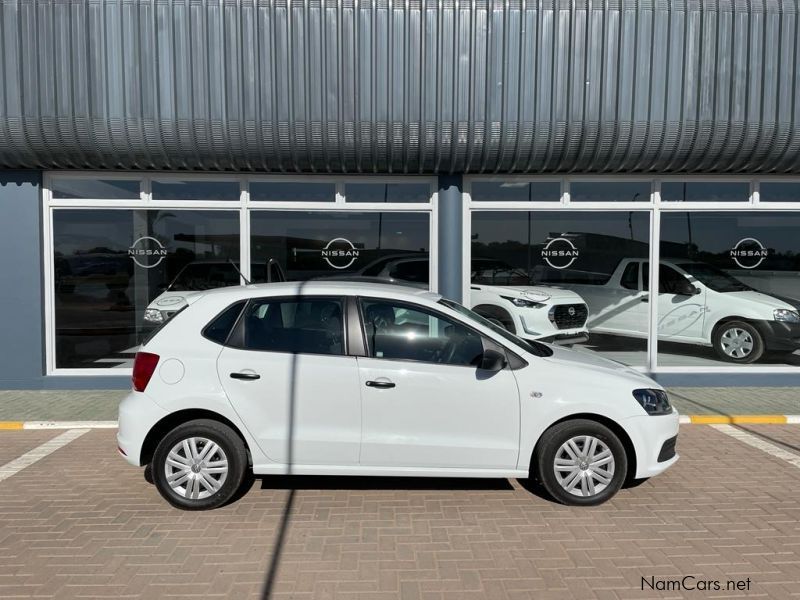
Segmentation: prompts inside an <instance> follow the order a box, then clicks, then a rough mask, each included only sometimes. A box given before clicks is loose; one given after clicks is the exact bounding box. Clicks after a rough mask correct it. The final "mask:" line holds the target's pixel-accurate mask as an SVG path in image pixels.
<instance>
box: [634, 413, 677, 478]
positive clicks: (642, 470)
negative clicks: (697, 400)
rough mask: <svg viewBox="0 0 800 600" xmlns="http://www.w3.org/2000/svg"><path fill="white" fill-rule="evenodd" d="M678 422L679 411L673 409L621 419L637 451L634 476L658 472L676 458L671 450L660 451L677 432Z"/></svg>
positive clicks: (666, 467)
mask: <svg viewBox="0 0 800 600" xmlns="http://www.w3.org/2000/svg"><path fill="white" fill-rule="evenodd" d="M678 421H679V415H678V411H677V410H675V409H674V408H673V409H672V413H670V414H668V415H658V416H651V415H642V416H637V417H630V418H628V419H625V420H624V421H623V425H624V427H625V431H627V433H628V435H629V436H630V438H631V442H632V443H633V448H634V450H635V451H636V475H635V477H636V479H646V478H648V477H653V476H655V475H658V474H659V473H662V472H664V471H666V470H667V469H668V468H669V467H671V466H672V465H674V464H675V463H676V462H677V461H678V455H677V453H674V451H673V452H669V451H667V452H666V455H665V454H662V452H664V447H665V445H666V446H667V447H668V448H669V446H670V445H671V444H672V443H673V440H672V438H675V437H677V435H678V429H679V427H680V425H679V422H678ZM669 455H671V456H670V457H669V458H667V456H669Z"/></svg>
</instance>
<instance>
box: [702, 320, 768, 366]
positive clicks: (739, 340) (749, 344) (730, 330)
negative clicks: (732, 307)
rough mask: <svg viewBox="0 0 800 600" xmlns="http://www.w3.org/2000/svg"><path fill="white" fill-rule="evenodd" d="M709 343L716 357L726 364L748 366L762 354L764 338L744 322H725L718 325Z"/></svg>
mask: <svg viewBox="0 0 800 600" xmlns="http://www.w3.org/2000/svg"><path fill="white" fill-rule="evenodd" d="M711 343H712V344H713V346H714V352H716V353H717V356H719V357H720V358H721V359H722V360H724V361H726V362H732V363H736V364H748V363H752V362H755V361H757V360H758V359H759V358H761V356H762V355H763V354H764V338H762V337H761V334H760V333H759V331H758V329H756V328H755V327H754V326H753V325H751V324H750V323H747V322H746V321H727V322H725V323H722V324H721V325H718V326H717V327H716V328H715V329H714V335H713V336H712V338H711Z"/></svg>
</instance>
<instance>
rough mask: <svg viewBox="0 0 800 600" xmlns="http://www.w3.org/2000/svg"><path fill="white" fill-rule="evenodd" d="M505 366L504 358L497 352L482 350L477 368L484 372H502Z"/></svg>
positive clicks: (503, 355)
mask: <svg viewBox="0 0 800 600" xmlns="http://www.w3.org/2000/svg"><path fill="white" fill-rule="evenodd" d="M505 366H506V356H505V354H502V353H500V352H498V351H497V350H492V349H491V348H489V349H488V350H484V352H483V356H482V357H481V363H480V365H479V367H480V368H481V369H483V370H484V371H502V370H503V369H504V368H505Z"/></svg>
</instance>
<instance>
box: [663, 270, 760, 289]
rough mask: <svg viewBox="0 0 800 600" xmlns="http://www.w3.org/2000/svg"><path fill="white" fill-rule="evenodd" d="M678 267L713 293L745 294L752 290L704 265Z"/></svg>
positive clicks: (723, 272)
mask: <svg viewBox="0 0 800 600" xmlns="http://www.w3.org/2000/svg"><path fill="white" fill-rule="evenodd" d="M678 267H680V268H681V269H683V270H684V271H686V272H687V273H688V274H689V275H691V276H692V277H694V278H695V279H697V281H699V282H700V283H702V284H703V285H705V286H706V287H708V288H710V289H712V290H714V291H715V292H746V291H748V290H752V289H753V288H751V287H750V286H749V285H747V284H745V283H742V282H741V281H739V280H738V279H736V278H735V277H733V276H732V275H728V274H727V273H726V272H725V271H723V270H722V269H718V268H717V267H712V266H711V265H707V264H705V263H682V264H679V265H678Z"/></svg>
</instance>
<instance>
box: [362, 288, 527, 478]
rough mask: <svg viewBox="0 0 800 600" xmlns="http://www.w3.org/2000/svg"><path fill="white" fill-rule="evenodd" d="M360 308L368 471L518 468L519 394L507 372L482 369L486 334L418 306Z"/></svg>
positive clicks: (382, 303) (365, 304) (381, 303)
mask: <svg viewBox="0 0 800 600" xmlns="http://www.w3.org/2000/svg"><path fill="white" fill-rule="evenodd" d="M360 308H361V314H362V317H363V319H364V324H365V328H364V329H365V333H366V338H367V339H366V341H367V353H368V356H367V357H360V358H359V359H358V366H359V369H358V370H359V377H360V385H361V395H362V398H363V435H362V443H361V461H360V462H361V465H362V466H378V467H422V468H426V467H427V468H484V469H513V468H515V467H516V463H517V455H518V447H519V418H520V416H519V415H520V407H519V390H518V388H517V383H516V379H515V377H514V374H513V372H512V371H511V370H509V369H508V368H505V369H503V370H501V371H497V372H490V371H485V370H482V369H479V368H478V367H477V365H478V361H479V360H480V358H481V356H482V354H483V343H484V342H483V340H482V338H481V336H480V335H479V334H477V333H475V332H474V331H472V330H471V329H469V328H467V327H465V326H464V325H462V324H460V323H459V322H458V321H456V320H454V319H450V318H449V317H447V316H445V315H442V314H441V313H438V312H435V311H432V310H429V309H427V308H425V307H420V306H418V305H413V304H406V303H403V302H399V301H393V300H386V299H380V300H378V299H374V300H373V299H362V300H361V301H360Z"/></svg>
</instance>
